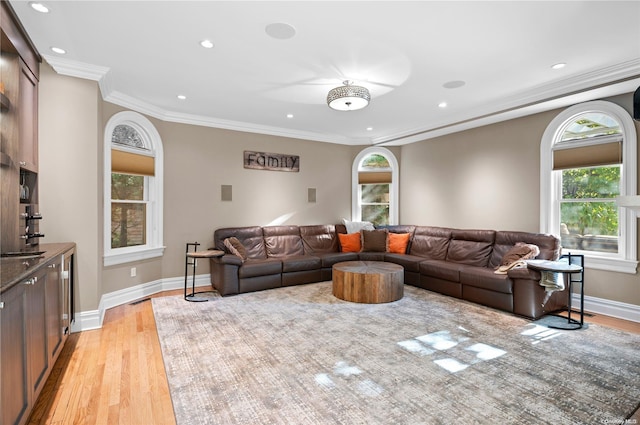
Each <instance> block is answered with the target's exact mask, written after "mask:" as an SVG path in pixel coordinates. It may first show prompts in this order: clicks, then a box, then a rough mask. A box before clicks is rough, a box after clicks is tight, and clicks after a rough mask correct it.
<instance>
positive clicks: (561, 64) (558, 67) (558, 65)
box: [551, 62, 567, 69]
mask: <svg viewBox="0 0 640 425" xmlns="http://www.w3.org/2000/svg"><path fill="white" fill-rule="evenodd" d="M565 66H567V64H566V63H562V62H560V63H557V64H555V65H552V66H551V68H552V69H562V68H564V67H565Z"/></svg>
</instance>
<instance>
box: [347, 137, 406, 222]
mask: <svg viewBox="0 0 640 425" xmlns="http://www.w3.org/2000/svg"><path fill="white" fill-rule="evenodd" d="M374 154H378V155H382V156H384V157H385V158H387V161H389V164H390V165H391V187H390V188H389V224H398V216H399V214H398V211H399V196H398V193H399V191H400V189H399V188H400V169H399V168H400V167H399V166H398V160H397V159H396V157H395V155H394V154H393V152H391V151H390V150H389V149H387V148H383V147H381V146H373V147H369V148H365V149H363V150H361V151H360V153H358V155H357V156H356V158H355V159H354V160H353V165H352V167H351V219H352V220H354V221H361V219H362V217H361V211H360V184H359V183H358V172H359V170H360V163H361V162H362V160H363V159H365V158H366V157H368V156H369V155H374Z"/></svg>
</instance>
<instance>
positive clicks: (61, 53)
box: [51, 47, 67, 55]
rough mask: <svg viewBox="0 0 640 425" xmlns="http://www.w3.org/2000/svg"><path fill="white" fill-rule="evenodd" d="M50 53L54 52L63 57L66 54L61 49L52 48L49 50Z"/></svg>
mask: <svg viewBox="0 0 640 425" xmlns="http://www.w3.org/2000/svg"><path fill="white" fill-rule="evenodd" d="M51 51H52V52H55V53H57V54H59V55H64V54H65V53H67V51H66V50H64V49H61V48H60V47H52V48H51Z"/></svg>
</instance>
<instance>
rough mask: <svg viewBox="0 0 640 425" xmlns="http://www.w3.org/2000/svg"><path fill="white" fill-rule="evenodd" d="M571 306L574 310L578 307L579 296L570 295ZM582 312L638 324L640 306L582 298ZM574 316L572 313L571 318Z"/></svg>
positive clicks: (587, 297)
mask: <svg viewBox="0 0 640 425" xmlns="http://www.w3.org/2000/svg"><path fill="white" fill-rule="evenodd" d="M571 306H572V307H573V308H574V309H577V308H579V307H580V294H576V293H574V294H572V297H571ZM584 310H585V311H588V312H591V313H596V314H604V315H605V316H611V317H617V318H618V319H624V320H630V321H632V322H639V323H640V305H635V304H628V303H622V302H619V301H613V300H607V299H604V298H596V297H590V296H588V295H585V296H584ZM575 317H576V316H574V315H573V313H572V318H575ZM588 321H589V318H588V317H585V322H588Z"/></svg>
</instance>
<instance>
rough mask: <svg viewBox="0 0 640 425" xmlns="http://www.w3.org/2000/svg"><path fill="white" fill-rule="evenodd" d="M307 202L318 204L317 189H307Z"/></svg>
mask: <svg viewBox="0 0 640 425" xmlns="http://www.w3.org/2000/svg"><path fill="white" fill-rule="evenodd" d="M307 202H311V203H315V202H316V188H315V187H310V188H308V189H307Z"/></svg>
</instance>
